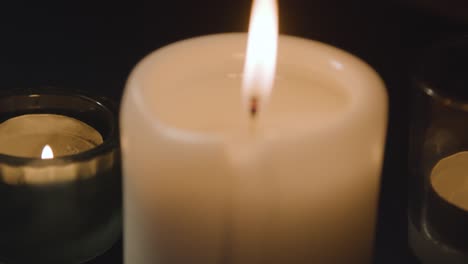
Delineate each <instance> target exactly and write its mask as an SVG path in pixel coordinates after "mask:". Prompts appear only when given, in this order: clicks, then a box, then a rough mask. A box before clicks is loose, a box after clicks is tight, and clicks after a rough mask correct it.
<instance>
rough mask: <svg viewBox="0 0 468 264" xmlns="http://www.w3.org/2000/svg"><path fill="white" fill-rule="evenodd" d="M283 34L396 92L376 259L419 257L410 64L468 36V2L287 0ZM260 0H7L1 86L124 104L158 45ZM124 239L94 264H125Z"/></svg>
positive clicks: (1, 18)
mask: <svg viewBox="0 0 468 264" xmlns="http://www.w3.org/2000/svg"><path fill="white" fill-rule="evenodd" d="M279 3H280V21H281V22H280V24H281V32H282V33H285V34H291V35H297V36H302V37H307V38H311V39H316V40H320V41H323V42H326V43H329V44H332V45H335V46H337V47H340V48H343V49H345V50H347V51H349V52H351V53H354V54H356V55H358V56H359V57H361V58H363V59H364V60H365V61H367V62H368V63H370V64H371V65H372V66H373V67H374V68H375V69H376V70H377V71H378V72H379V73H380V74H381V76H382V77H383V79H384V80H385V82H386V84H387V87H388V91H389V95H390V128H389V132H388V142H387V150H386V158H385V165H384V175H383V181H382V193H381V202H380V209H379V223H378V231H377V240H376V251H375V252H376V254H375V255H376V263H378V264H384V263H392V264H393V263H416V261H415V259H414V258H413V257H412V256H411V254H410V252H409V250H408V249H407V228H406V217H407V214H406V205H407V202H406V201H407V195H406V194H407V187H406V186H407V174H406V172H407V169H406V168H407V162H406V156H407V154H406V153H407V127H408V104H409V89H410V86H409V77H408V76H409V73H408V65H409V63H410V62H411V60H412V58H413V57H415V54H417V52H418V51H420V50H421V49H422V48H423V47H425V46H427V45H429V44H430V43H432V42H434V41H437V40H440V39H444V38H447V37H450V36H452V35H460V34H463V33H468V1H465V0H444V1H437V0H409V1H408V0H407V1H405V0H401V1H393V2H391V1H384V0H374V1H371V0H365V1H347V0H342V1H340V0H310V1H294V0H288V1H286V0H280V1H279ZM250 5H251V1H248V0H236V1H232V0H229V1H228V0H224V1H223V0H218V1H216V0H210V1H206V0H205V1H176V0H174V1H157V0H153V1H148V0H146V1H127V2H125V3H115V2H109V3H104V2H98V1H94V2H88V1H71V0H70V1H56V2H51V1H14V2H9V1H2V4H0V22H1V23H0V33H1V35H0V74H1V78H0V80H1V84H0V89H13V88H27V87H40V86H57V87H62V88H72V89H81V90H85V91H90V92H93V93H95V94H98V95H105V96H108V97H111V98H114V99H115V100H117V101H118V100H120V97H121V94H122V89H123V87H124V83H125V79H126V77H127V76H128V74H129V72H130V70H131V69H132V67H133V66H134V65H135V64H136V63H137V62H138V61H139V60H140V59H141V58H142V57H144V56H145V54H147V53H149V52H150V51H152V50H154V49H156V48H159V47H161V46H163V45H165V44H168V43H171V42H174V41H177V40H181V39H185V38H188V37H192V36H197V35H203V34H211V33H219V32H232V31H246V29H247V25H248V17H249V14H250ZM121 249H122V245H121V242H119V243H118V244H117V245H116V246H115V247H114V248H113V249H111V250H110V251H109V252H108V253H107V254H106V255H104V256H101V257H99V258H97V259H96V260H94V261H92V262H90V263H93V264H100V263H114V264H118V263H121Z"/></svg>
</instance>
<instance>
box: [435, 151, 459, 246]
mask: <svg viewBox="0 0 468 264" xmlns="http://www.w3.org/2000/svg"><path fill="white" fill-rule="evenodd" d="M467 172H468V152H467V151H462V152H458V153H455V154H453V155H450V156H448V157H445V158H443V159H442V160H440V161H439V162H438V163H437V164H436V165H435V166H434V168H433V170H432V173H431V177H430V185H429V186H430V188H429V190H430V191H429V194H428V198H429V201H430V202H429V203H428V206H427V207H428V208H427V214H428V221H427V224H428V225H429V227H430V228H431V229H432V232H433V236H434V237H435V238H436V239H438V240H439V241H442V242H444V243H447V244H448V245H450V246H452V247H454V248H456V249H459V250H461V251H463V250H464V251H466V250H468V226H467V224H468V177H467Z"/></svg>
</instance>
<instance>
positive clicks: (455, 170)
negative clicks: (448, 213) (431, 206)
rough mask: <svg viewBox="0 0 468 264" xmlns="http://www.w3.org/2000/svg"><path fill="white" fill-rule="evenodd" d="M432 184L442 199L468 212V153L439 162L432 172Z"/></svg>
mask: <svg viewBox="0 0 468 264" xmlns="http://www.w3.org/2000/svg"><path fill="white" fill-rule="evenodd" d="M431 184H432V186H433V188H434V190H435V191H436V192H437V193H438V194H439V195H440V196H441V197H442V198H444V199H445V200H447V201H448V202H450V203H451V204H453V205H455V206H457V207H459V208H461V209H463V210H466V211H468V152H467V151H463V152H458V153H456V154H454V155H451V156H449V157H447V158H444V159H442V160H441V161H439V162H438V163H437V165H436V166H435V167H434V169H433V170H432V173H431Z"/></svg>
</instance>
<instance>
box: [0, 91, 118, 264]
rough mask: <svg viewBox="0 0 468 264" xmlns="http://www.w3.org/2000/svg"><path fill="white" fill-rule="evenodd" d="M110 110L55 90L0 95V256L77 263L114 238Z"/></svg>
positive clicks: (103, 103) (114, 149)
mask: <svg viewBox="0 0 468 264" xmlns="http://www.w3.org/2000/svg"><path fill="white" fill-rule="evenodd" d="M115 112H116V111H115V109H114V108H113V106H112V105H111V104H110V102H108V101H107V100H105V99H103V98H95V97H88V96H85V95H82V94H75V93H70V92H68V91H62V90H55V89H54V90H51V89H40V90H26V91H14V92H10V93H7V94H0V212H2V217H0V262H6V263H81V262H84V261H86V260H88V259H90V258H92V257H95V256H96V255H99V254H101V253H102V252H104V251H105V250H106V249H108V248H109V247H110V246H111V245H112V244H113V243H114V242H115V241H116V240H117V238H118V237H119V235H120V232H121V231H120V230H121V185H120V179H121V178H120V163H119V159H120V154H119V151H118V136H117V120H116V114H115ZM3 216H7V217H3Z"/></svg>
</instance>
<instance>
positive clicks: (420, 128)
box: [408, 38, 468, 264]
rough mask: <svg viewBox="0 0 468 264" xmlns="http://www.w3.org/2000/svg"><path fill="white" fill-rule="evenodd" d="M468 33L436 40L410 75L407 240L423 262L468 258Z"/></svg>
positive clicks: (453, 261)
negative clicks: (411, 102) (437, 42)
mask: <svg viewBox="0 0 468 264" xmlns="http://www.w3.org/2000/svg"><path fill="white" fill-rule="evenodd" d="M467 61H468V38H462V39H458V40H452V41H450V42H445V43H441V44H437V45H435V46H433V47H432V48H430V49H429V50H428V51H427V52H426V53H425V54H424V59H423V60H422V63H421V64H420V65H419V67H417V69H416V72H415V74H414V84H415V86H416V88H417V89H415V90H416V94H415V98H414V103H413V118H412V123H411V134H410V156H409V158H410V160H409V164H410V179H409V188H408V190H409V195H408V197H409V214H408V215H409V221H408V223H409V228H408V230H409V244H410V246H411V248H412V249H413V251H414V253H415V254H416V255H417V257H418V258H419V259H420V260H421V261H422V262H423V263H424V264H427V263H444V264H452V263H468V64H467V63H466V62H467Z"/></svg>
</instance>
